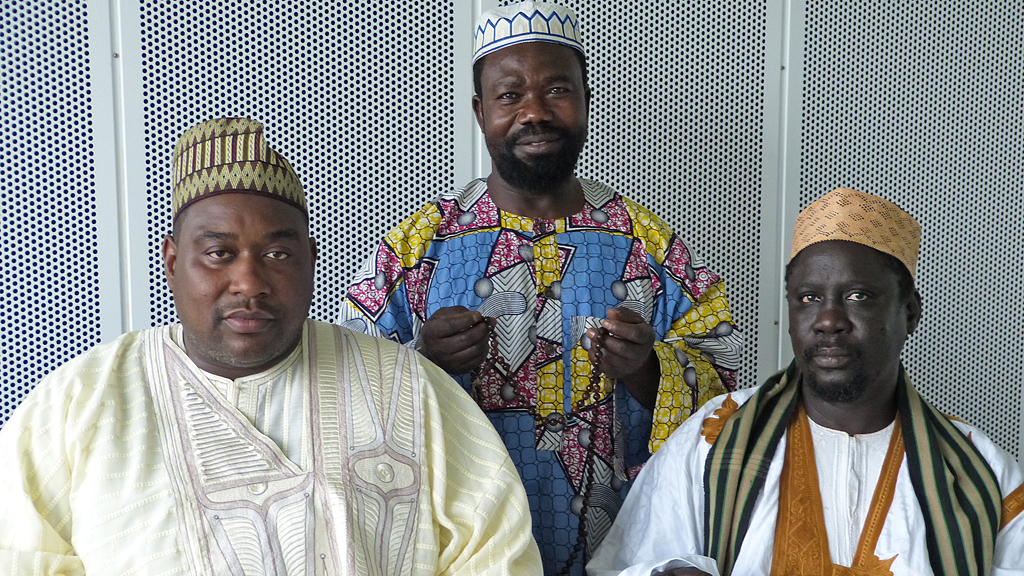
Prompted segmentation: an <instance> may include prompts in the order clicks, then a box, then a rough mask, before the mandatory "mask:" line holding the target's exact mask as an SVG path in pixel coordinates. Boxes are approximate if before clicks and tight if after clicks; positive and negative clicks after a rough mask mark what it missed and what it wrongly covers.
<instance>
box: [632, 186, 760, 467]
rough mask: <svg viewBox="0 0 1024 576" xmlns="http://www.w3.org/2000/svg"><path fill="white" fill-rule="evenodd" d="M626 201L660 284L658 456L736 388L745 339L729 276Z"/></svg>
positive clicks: (652, 446) (654, 437)
mask: <svg viewBox="0 0 1024 576" xmlns="http://www.w3.org/2000/svg"><path fill="white" fill-rule="evenodd" d="M623 200H624V201H625V203H626V208H627V210H628V211H629V216H630V219H631V221H632V227H633V233H634V234H635V235H636V237H637V238H638V239H639V240H640V241H642V242H643V246H644V248H643V249H644V252H646V254H647V259H648V267H649V268H650V269H651V277H652V280H653V282H654V291H655V301H654V310H653V313H652V319H651V324H652V326H653V327H654V331H655V333H656V334H657V336H658V340H657V341H656V342H655V343H654V351H655V353H656V354H657V356H658V364H659V368H660V370H661V380H660V381H659V382H658V395H657V399H656V400H655V406H654V413H653V422H652V426H651V436H650V442H649V446H648V449H649V450H650V452H651V453H654V452H655V451H657V450H658V448H659V447H660V446H661V445H662V443H663V442H665V440H666V439H667V438H668V437H669V435H671V434H672V432H673V431H675V429H676V428H678V427H679V425H680V424H682V423H683V422H684V421H685V420H686V419H687V418H688V417H689V416H690V414H692V413H694V412H695V411H696V410H697V408H699V407H700V406H701V405H703V404H704V403H705V402H707V401H708V400H710V399H712V398H714V397H715V396H718V395H720V394H724V393H725V392H729V391H732V390H734V389H735V388H736V382H737V381H736V371H737V369H738V368H739V363H740V354H741V352H742V348H743V337H742V335H741V334H740V332H739V331H738V330H737V329H736V326H735V324H734V321H733V316H732V311H731V310H730V308H729V302H728V298H727V296H726V291H725V282H724V281H723V280H722V279H721V277H720V276H719V275H718V274H716V273H715V272H713V271H712V270H711V269H710V268H708V266H707V265H706V264H705V263H704V261H703V260H702V259H701V258H700V257H699V256H697V255H696V253H695V252H694V251H693V250H692V249H691V248H690V247H689V246H688V245H687V244H686V242H684V241H683V239H682V238H680V237H679V236H678V235H677V234H675V233H674V232H673V231H672V229H671V228H670V227H669V226H668V224H666V223H665V222H664V221H663V220H661V219H660V218H659V217H658V216H656V215H655V214H654V213H652V212H650V211H649V210H647V209H646V208H644V207H643V206H640V205H639V204H637V203H636V202H633V201H631V200H628V199H625V198H623Z"/></svg>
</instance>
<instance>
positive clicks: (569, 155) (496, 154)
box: [487, 124, 587, 193]
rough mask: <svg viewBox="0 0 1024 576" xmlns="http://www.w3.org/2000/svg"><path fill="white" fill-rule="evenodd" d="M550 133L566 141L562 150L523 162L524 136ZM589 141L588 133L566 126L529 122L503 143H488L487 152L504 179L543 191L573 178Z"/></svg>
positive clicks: (529, 190)
mask: <svg viewBox="0 0 1024 576" xmlns="http://www.w3.org/2000/svg"><path fill="white" fill-rule="evenodd" d="M546 134H554V135H556V136H558V137H559V138H561V139H562V140H563V145H562V147H561V149H559V151H558V152H556V153H555V154H551V155H549V156H539V157H537V158H535V159H534V160H533V163H531V164H527V163H526V162H523V161H522V160H520V159H519V157H518V156H516V155H515V147H516V143H517V142H519V141H520V140H521V139H523V138H526V137H527V136H541V135H546ZM586 140H587V135H586V132H583V133H579V132H571V131H569V130H566V129H565V128H556V127H553V126H544V127H541V126H538V125H536V124H527V125H526V126H524V127H523V128H522V129H521V130H520V131H519V132H516V133H515V134H513V135H512V136H509V137H507V138H505V139H504V140H502V141H501V142H500V143H498V142H487V151H488V152H490V154H491V160H493V161H494V168H495V170H497V171H498V175H499V176H501V179H502V180H504V181H505V182H507V183H508V184H509V185H510V186H512V187H513V188H518V189H520V190H526V191H527V192H534V193H543V192H546V191H547V190H550V189H551V188H553V187H555V186H557V185H559V184H561V183H563V182H565V181H566V180H568V179H569V178H571V177H572V175H573V172H574V171H575V170H576V161H577V160H579V158H580V153H581V152H582V151H583V145H584V144H585V143H586ZM499 144H500V145H499Z"/></svg>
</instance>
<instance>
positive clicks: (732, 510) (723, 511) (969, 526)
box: [704, 362, 1002, 576]
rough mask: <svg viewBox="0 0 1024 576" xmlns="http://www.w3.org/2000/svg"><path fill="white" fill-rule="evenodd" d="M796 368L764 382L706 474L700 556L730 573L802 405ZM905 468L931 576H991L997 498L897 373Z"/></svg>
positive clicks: (972, 452) (985, 474)
mask: <svg viewBox="0 0 1024 576" xmlns="http://www.w3.org/2000/svg"><path fill="white" fill-rule="evenodd" d="M799 382H800V372H799V370H798V369H797V367H796V362H794V363H792V364H790V366H789V368H787V369H786V370H784V371H782V372H779V373H778V374H776V375H774V376H772V377H771V378H769V379H768V382H766V383H765V385H764V386H762V387H761V389H760V390H758V392H757V393H756V394H754V396H752V397H751V398H750V400H748V401H747V402H746V403H745V404H744V405H743V406H741V407H740V408H739V409H738V410H737V411H736V413H735V414H733V415H732V417H730V418H729V420H728V421H727V422H726V423H725V427H724V428H723V429H722V433H721V434H720V435H719V436H718V439H717V440H716V441H715V444H714V446H712V447H711V452H710V453H709V454H708V458H707V464H706V466H705V469H704V494H705V501H704V534H705V537H704V553H705V554H706V555H707V556H710V557H711V558H715V559H716V560H717V562H718V568H719V571H721V573H722V576H729V574H731V573H732V570H733V566H734V562H735V560H736V556H737V555H738V554H739V550H740V546H741V545H742V544H743V538H744V537H745V536H746V533H747V529H748V528H749V527H750V518H751V516H752V514H753V510H754V505H755V504H756V502H757V498H758V496H760V494H761V490H762V489H763V488H764V482H765V478H766V477H767V475H768V466H769V465H770V464H771V461H772V458H773V457H774V456H775V451H776V449H777V448H778V446H779V442H780V440H781V439H782V435H783V433H784V432H785V431H786V427H787V426H788V425H789V422H790V419H791V418H792V416H793V412H794V410H795V409H796V406H797V402H798V401H799V400H800V386H799ZM896 402H897V409H898V414H899V418H900V423H901V425H902V427H903V441H904V444H905V446H906V456H907V466H908V469H909V470H910V478H911V481H912V483H913V485H914V492H915V493H916V494H917V500H918V502H919V503H920V506H921V510H922V511H923V513H924V518H925V523H926V525H927V527H928V528H927V534H926V540H927V543H928V554H929V558H930V560H931V564H932V570H933V571H934V572H935V573H936V574H957V575H961V576H968V575H970V576H981V575H984V574H988V573H989V572H991V570H992V554H993V547H994V545H995V537H996V532H998V529H999V514H1000V511H1001V509H1002V496H1001V494H1000V491H999V484H998V483H997V482H996V477H995V474H994V473H993V472H992V469H991V468H989V466H988V462H986V461H985V459H984V458H982V457H981V454H979V453H978V451H977V450H976V449H975V448H974V445H973V444H972V443H971V441H970V440H969V439H967V437H966V436H964V435H963V434H962V433H961V432H960V431H959V430H958V429H957V428H956V427H955V426H953V424H952V423H951V422H950V421H949V419H947V418H946V417H945V416H944V415H943V414H942V413H940V412H939V411H938V410H936V409H935V408H934V407H933V406H932V405H931V404H929V403H928V402H927V401H925V399H924V398H922V397H921V395H920V394H918V393H917V391H916V390H914V387H913V385H911V383H910V378H909V376H908V375H907V373H906V370H904V369H903V368H902V366H901V367H900V377H899V381H898V382H897V390H896Z"/></svg>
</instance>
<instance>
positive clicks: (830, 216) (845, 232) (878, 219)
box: [790, 188, 921, 277]
mask: <svg viewBox="0 0 1024 576" xmlns="http://www.w3.org/2000/svg"><path fill="white" fill-rule="evenodd" d="M826 240H848V241H850V242H856V243H858V244H863V245H865V246H869V247H871V248H874V249H875V250H878V251H879V252H884V253H885V254H889V255H891V256H895V257H896V259H897V260H899V261H900V262H902V263H903V265H904V266H906V267H907V270H909V271H910V276H911V277H916V276H915V274H916V272H917V257H918V254H919V253H920V251H921V225H920V224H918V223H917V220H914V218H913V216H911V215H910V214H907V213H906V212H904V211H903V210H902V209H900V207H899V206H897V205H895V204H893V203H892V202H890V201H888V200H886V199H884V198H879V197H878V196H872V195H871V194H865V193H864V192H858V191H856V190H851V189H849V188H838V189H836V190H833V191H831V192H829V193H828V194H826V195H824V196H822V197H821V198H819V199H818V200H816V201H814V202H813V203H811V205H810V206H808V207H807V208H804V210H803V212H801V213H800V215H799V216H797V217H796V227H795V229H794V230H793V253H792V254H791V255H790V259H791V260H792V259H793V258H794V257H796V255H797V254H799V253H800V251H801V250H803V249H804V248H806V247H808V246H810V245H811V244H815V243H817V242H824V241H826Z"/></svg>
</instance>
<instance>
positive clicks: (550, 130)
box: [506, 124, 572, 147]
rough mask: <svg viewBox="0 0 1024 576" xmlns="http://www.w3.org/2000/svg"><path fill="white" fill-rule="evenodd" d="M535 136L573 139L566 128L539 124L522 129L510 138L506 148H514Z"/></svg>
mask: <svg viewBox="0 0 1024 576" xmlns="http://www.w3.org/2000/svg"><path fill="white" fill-rule="evenodd" d="M533 136H556V137H558V138H562V139H569V138H571V137H572V133H571V132H569V131H568V130H566V129H565V128H560V127H558V126H541V125H538V124H527V125H525V126H523V127H522V128H520V130H519V131H518V132H516V133H515V134H513V135H512V136H509V137H508V139H507V140H506V146H507V147H512V146H515V145H516V144H518V143H519V142H521V141H523V140H525V139H526V138H530V137H533Z"/></svg>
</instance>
